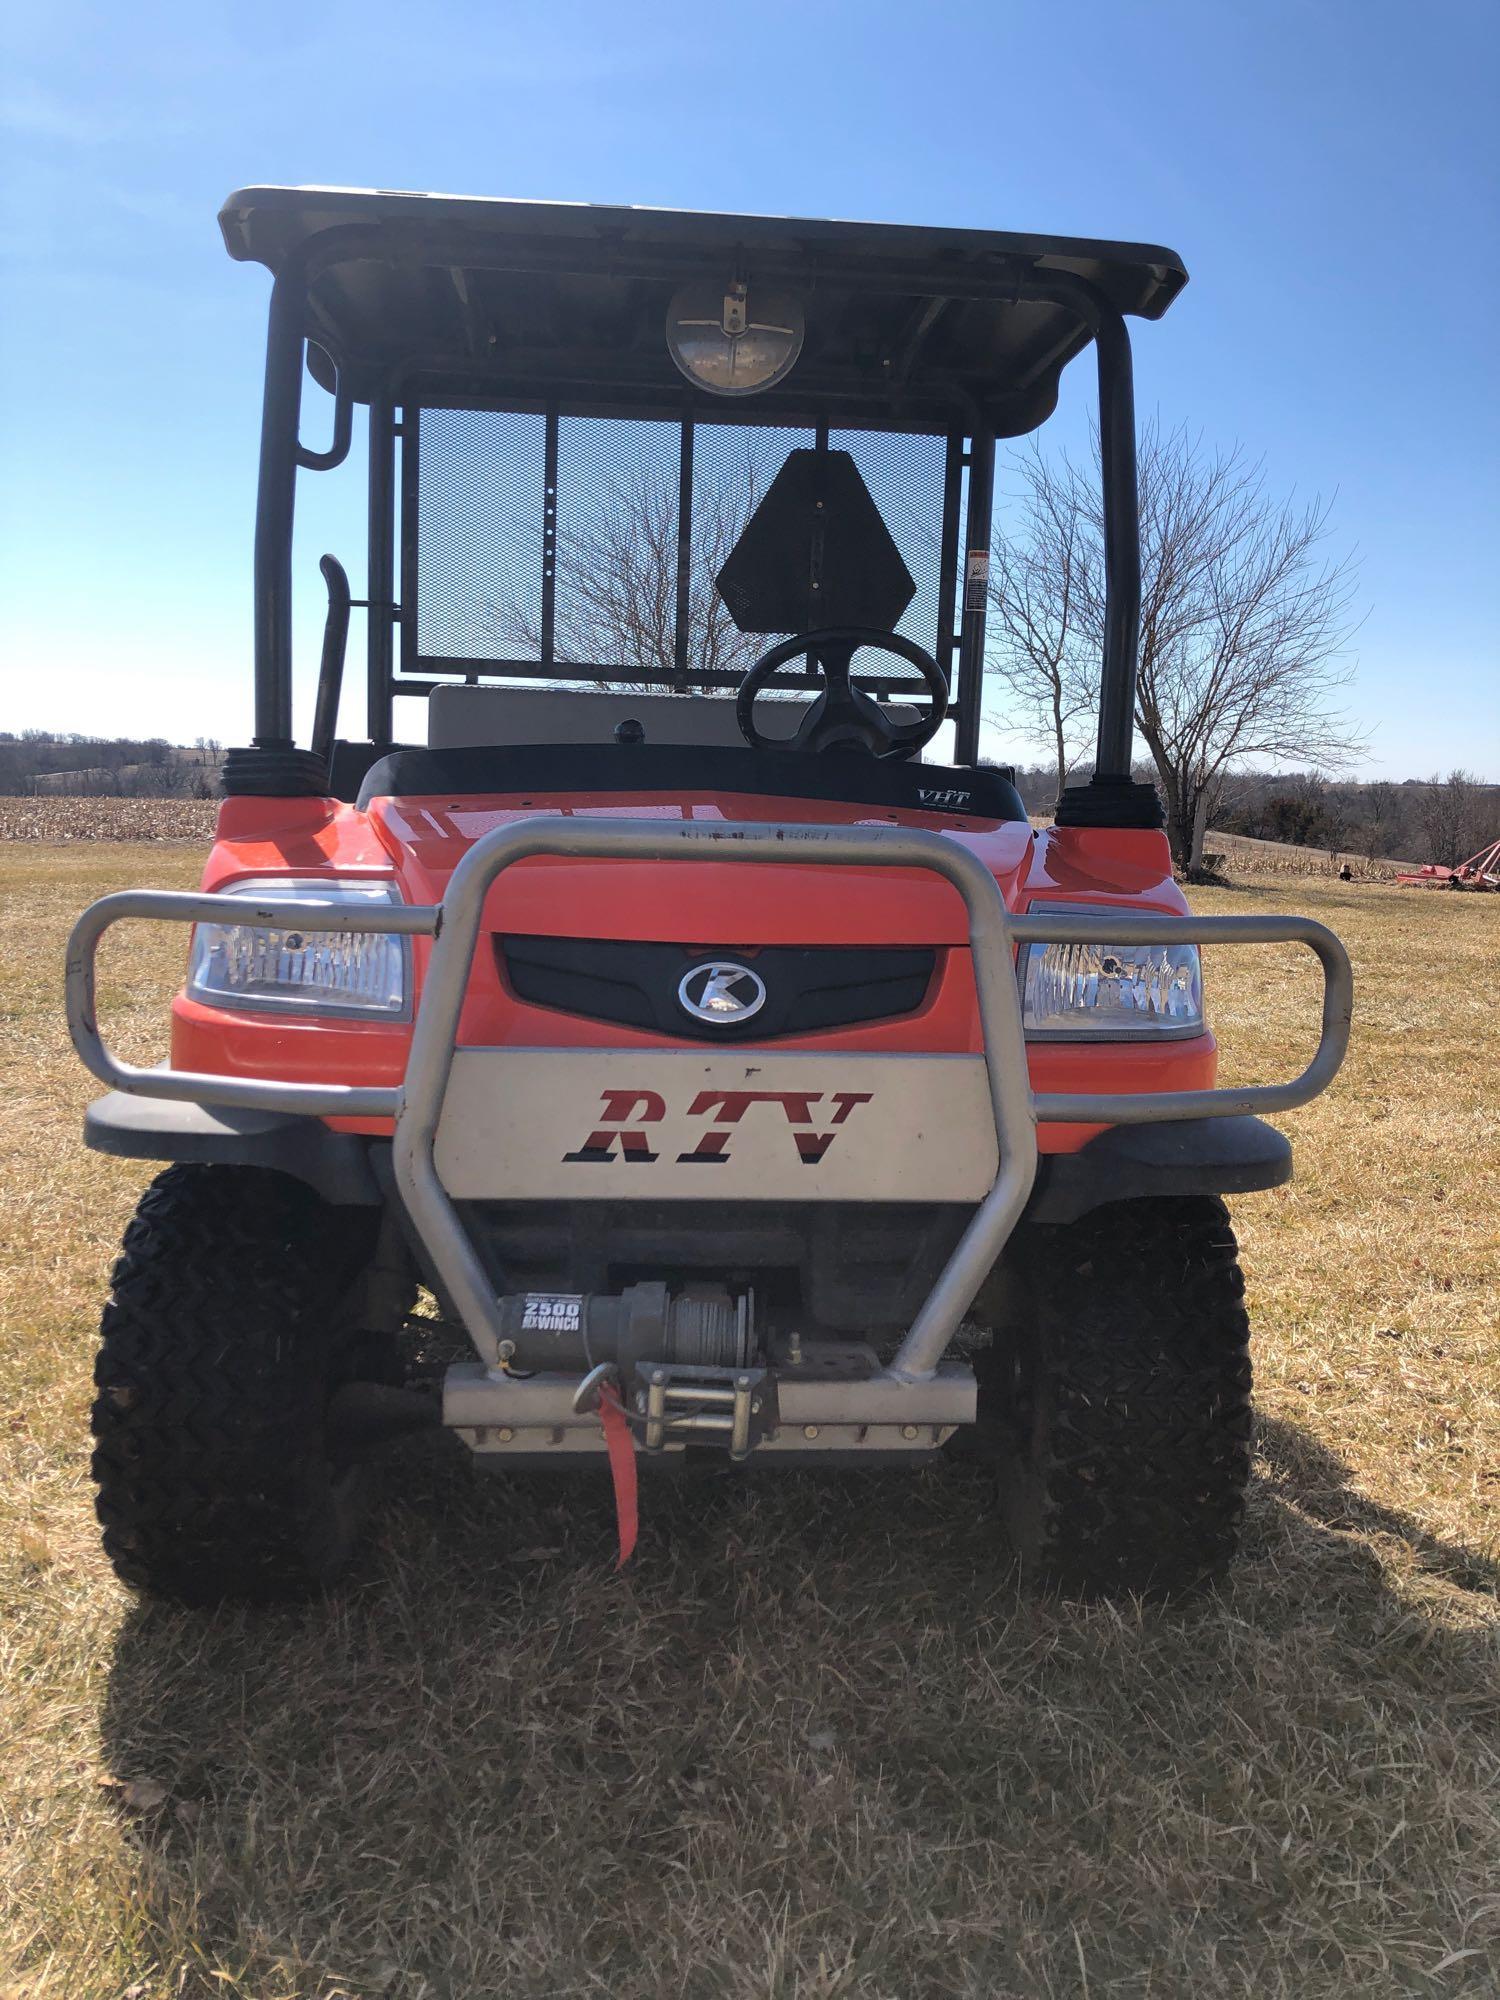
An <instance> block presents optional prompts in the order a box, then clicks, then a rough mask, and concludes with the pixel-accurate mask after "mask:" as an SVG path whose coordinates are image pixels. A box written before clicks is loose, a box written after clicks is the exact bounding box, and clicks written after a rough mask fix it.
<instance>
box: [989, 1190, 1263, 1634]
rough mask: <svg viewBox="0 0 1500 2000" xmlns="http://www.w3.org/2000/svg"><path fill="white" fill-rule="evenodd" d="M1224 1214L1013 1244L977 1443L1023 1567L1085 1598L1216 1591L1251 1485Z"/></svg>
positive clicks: (1164, 1205) (1239, 1281) (1167, 1217)
mask: <svg viewBox="0 0 1500 2000" xmlns="http://www.w3.org/2000/svg"><path fill="white" fill-rule="evenodd" d="M1244 1289H1245V1287H1244V1280H1243V1278H1242V1277H1241V1275H1240V1268H1239V1263H1238V1259H1237V1251H1236V1245H1235V1240H1234V1232H1233V1230H1232V1229H1231V1228H1230V1226H1229V1216H1228V1212H1227V1211H1226V1209H1225V1207H1224V1204H1223V1203H1222V1202H1221V1201H1217V1200H1213V1199H1211V1198H1207V1197H1204V1198H1195V1199H1184V1200H1176V1201H1128V1202H1118V1203H1115V1204H1114V1205H1112V1206H1111V1207H1108V1208H1104V1209H1099V1210H1096V1211H1095V1212H1094V1213H1093V1214H1092V1215H1089V1216H1086V1217H1084V1218H1083V1219H1082V1220H1081V1221H1079V1222H1076V1223H1073V1224H1071V1225H1069V1226H1068V1227H1065V1228H1054V1229H1048V1228H1043V1227H1034V1228H1031V1229H1023V1230H1022V1231H1020V1232H1018V1234H1017V1237H1016V1239H1015V1240H1014V1244H1013V1247H1012V1249H1011V1250H1010V1251H1008V1252H1007V1256H1006V1260H1005V1265H1004V1267H1003V1276H1002V1277H1001V1280H1000V1282H999V1283H998V1284H997V1285H996V1287H995V1297H996V1300H997V1306H998V1310H997V1311H996V1312H995V1315H994V1317H995V1322H996V1323H995V1338H994V1344H993V1346H992V1348H991V1349H990V1350H988V1352H987V1353H986V1354H984V1355H983V1356H981V1357H980V1375H981V1393H980V1417H981V1428H980V1435H981V1438H982V1439H983V1440H984V1442H985V1444H986V1446H987V1448H988V1449H989V1450H992V1451H993V1452H994V1453H995V1454H996V1464H997V1471H998V1476H999V1485H1000V1502H1001V1511H1002V1514H1003V1516H1004V1519H1005V1523H1006V1527H1007V1529H1008V1531H1009V1534H1010V1537H1011V1540H1012V1542H1013V1543H1014V1545H1015V1547H1016V1549H1017V1550H1018V1552H1019V1553H1020V1555H1021V1558H1022V1561H1023V1564H1024V1566H1025V1567H1026V1569H1027V1570H1029V1571H1030V1572H1031V1573H1032V1574H1034V1575H1035V1576H1036V1577H1037V1578H1038V1580H1040V1581H1041V1582H1043V1583H1044V1584H1046V1585H1048V1586H1050V1587H1052V1588H1055V1589H1059V1590H1062V1591H1064V1592H1067V1593H1070V1594H1079V1595H1084V1596H1100V1595H1111V1594H1117V1593H1123V1592H1141V1593H1147V1594H1151V1595H1172V1594H1176V1593H1179V1592H1183V1591H1189V1590H1193V1589H1195V1588H1198V1587H1200V1586H1202V1585H1204V1584H1206V1583H1209V1582H1211V1581H1212V1580H1213V1579H1214V1578H1216V1577H1218V1576H1220V1575H1222V1574H1223V1572H1224V1570H1225V1569H1226V1568H1227V1566H1228V1564H1229V1562H1230V1560H1231V1558H1232V1557H1233V1555H1234V1553H1235V1549H1236V1547H1237V1545H1238V1541H1239V1531H1240V1523H1241V1520H1242V1517H1243V1514H1244V1502H1245V1488H1246V1485H1247V1483H1248V1480H1249V1476H1250V1453H1251V1410H1250V1323H1249V1320H1248V1319H1247V1317H1246V1314H1245V1307H1244Z"/></svg>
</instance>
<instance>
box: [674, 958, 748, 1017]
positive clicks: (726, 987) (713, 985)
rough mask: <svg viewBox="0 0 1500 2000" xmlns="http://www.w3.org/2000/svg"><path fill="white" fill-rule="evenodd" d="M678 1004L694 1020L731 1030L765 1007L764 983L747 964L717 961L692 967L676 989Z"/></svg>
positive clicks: (727, 960) (725, 960)
mask: <svg viewBox="0 0 1500 2000" xmlns="http://www.w3.org/2000/svg"><path fill="white" fill-rule="evenodd" d="M677 1001H678V1005H679V1006H681V1007H682V1008H683V1009H684V1010H685V1011H686V1012H687V1013H689V1014H691V1015H692V1017H693V1019H694V1020H695V1021H707V1022H708V1024H709V1025H710V1027H719V1028H733V1027H737V1026H738V1025H739V1023H740V1022H741V1021H748V1020H749V1018H750V1016H751V1015H752V1014H758V1013H759V1012H760V1010H761V1008H762V1007H764V1006H765V1004H766V982H765V981H764V980H763V979H762V978H761V976H760V974H759V973H758V972H752V971H751V970H750V968H749V966H748V965H736V964H735V963H734V962H733V961H732V960H730V959H724V958H716V959H714V960H713V962H712V963H711V964H709V965H695V966H694V967H693V969H692V971H691V972H685V973H684V974H683V975H682V978H681V980H680V981H679V982H678V986H677Z"/></svg>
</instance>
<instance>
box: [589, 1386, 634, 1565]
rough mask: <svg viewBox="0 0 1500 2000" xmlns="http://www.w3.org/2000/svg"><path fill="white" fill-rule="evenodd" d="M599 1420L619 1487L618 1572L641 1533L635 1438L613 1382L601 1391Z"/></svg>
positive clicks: (610, 1469)
mask: <svg viewBox="0 0 1500 2000" xmlns="http://www.w3.org/2000/svg"><path fill="white" fill-rule="evenodd" d="M599 1421H600V1423H601V1424H603V1426H604V1443H605V1448H606V1449H607V1451H608V1453H609V1476H610V1478H611V1479H612V1480H613V1481H614V1488H615V1520H616V1521H617V1522H618V1524H619V1529H620V1559H619V1561H618V1562H617V1563H616V1564H615V1568H616V1569H624V1567H625V1565H626V1563H628V1562H629V1560H630V1557H631V1553H632V1551H633V1550H634V1548H635V1541H636V1536H637V1534H638V1533H639V1532H640V1513H639V1510H638V1507H637V1504H636V1469H635V1439H634V1438H633V1437H632V1436H631V1434H630V1424H629V1421H628V1420H627V1418H626V1415H625V1405H624V1404H623V1403H622V1402H621V1401H620V1392H619V1390H618V1389H617V1388H616V1387H615V1385H614V1383H613V1382H605V1383H604V1384H603V1385H602V1386H601V1388H600V1390H599Z"/></svg>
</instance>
